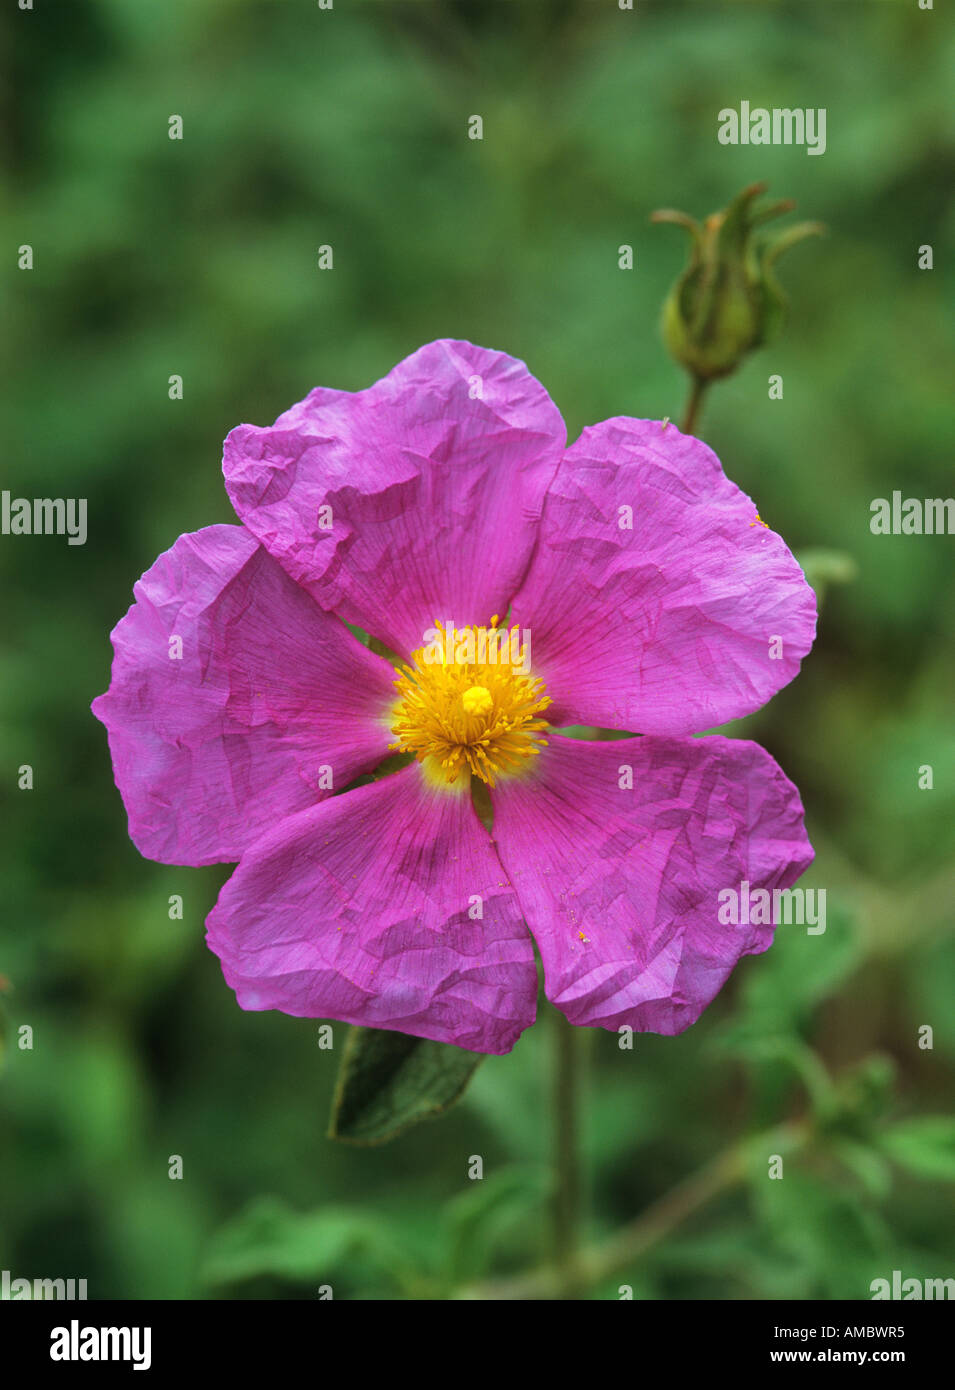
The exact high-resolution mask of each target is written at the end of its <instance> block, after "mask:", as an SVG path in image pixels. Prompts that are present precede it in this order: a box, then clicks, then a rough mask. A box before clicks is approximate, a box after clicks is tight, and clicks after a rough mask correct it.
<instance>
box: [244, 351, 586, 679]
mask: <svg viewBox="0 0 955 1390" xmlns="http://www.w3.org/2000/svg"><path fill="white" fill-rule="evenodd" d="M565 440H566V431H565V428H564V423H563V420H562V419H561V417H560V414H559V412H558V410H557V408H556V406H555V405H554V404H553V402H552V401H551V399H550V397H549V396H548V395H547V393H546V391H545V390H544V388H543V387H542V386H541V385H540V383H539V382H538V381H536V380H535V378H534V377H532V376H531V375H530V373H529V372H528V370H527V368H526V367H525V366H524V364H523V363H522V362H519V361H517V360H516V359H515V358H513V357H508V356H507V355H506V354H505V353H502V352H491V351H488V350H487V349H486V348H479V347H475V346H473V344H471V343H466V342H452V341H440V342H435V343H429V344H428V345H427V346H426V347H423V348H421V349H420V350H419V351H418V352H415V353H413V354H412V356H411V357H408V358H406V359H405V360H404V361H403V362H399V363H398V365H397V366H396V367H395V368H394V369H393V370H392V371H391V372H389V373H388V375H387V376H386V377H384V378H383V379H382V380H381V381H379V382H377V383H376V384H375V385H374V386H371V387H369V388H368V389H367V390H365V391H357V392H354V393H352V392H348V391H331V390H326V389H324V388H321V387H319V388H318V389H316V390H315V391H312V392H311V394H310V395H309V396H307V397H306V399H305V400H304V401H302V402H300V403H299V404H298V405H296V406H293V407H292V409H291V410H289V411H286V413H285V414H284V415H281V416H279V418H278V420H277V421H276V422H275V424H274V426H272V427H271V428H265V429H259V428H257V427H256V426H254V425H240V426H238V428H237V429H234V430H233V431H232V433H231V434H230V435H229V437H228V439H227V440H226V442H225V452H224V455H223V472H224V474H225V479H226V487H227V489H228V492H229V496H230V498H231V499H232V503H233V506H234V507H235V509H236V511H237V512H238V514H239V517H240V518H241V520H242V521H243V522H244V523H245V525H246V526H248V528H249V530H250V531H252V532H253V533H254V534H255V535H256V536H258V538H259V539H260V540H261V541H262V543H263V545H265V546H266V547H267V548H268V550H269V552H270V553H271V554H272V555H273V556H274V557H275V558H276V559H277V560H278V561H279V562H280V563H281V564H282V565H283V566H284V567H285V569H286V570H287V571H288V573H289V574H290V575H291V576H292V577H293V578H294V579H295V580H296V581H297V582H298V583H300V584H302V585H303V586H304V587H306V588H307V589H308V591H309V592H310V593H311V594H313V595H314V596H315V598H316V599H318V601H319V603H321V604H322V606H323V607H325V608H328V609H331V610H333V611H335V612H336V613H339V614H340V615H341V616H342V617H343V618H345V619H346V620H347V621H349V622H351V623H355V624H356V625H357V626H359V627H362V628H364V629H365V630H366V631H367V632H372V633H374V635H375V636H376V637H379V638H381V639H382V640H383V641H385V642H387V643H388V644H389V645H390V646H391V647H392V648H393V649H394V650H395V651H397V652H399V653H400V654H401V655H402V656H408V655H409V654H410V653H411V652H412V651H414V650H415V649H416V648H418V647H420V646H421V645H422V642H423V641H424V640H425V639H424V634H425V633H426V632H427V631H428V630H429V629H431V627H432V624H433V623H434V622H435V620H441V621H444V620H446V619H451V620H452V621H453V622H455V623H456V624H457V625H458V626H463V625H465V624H467V623H488V622H489V621H490V618H491V617H492V615H493V614H494V613H501V614H503V613H504V612H505V610H506V607H507V604H508V603H509V602H510V599H511V596H512V595H513V593H514V590H515V589H516V587H517V585H518V584H519V582H520V579H521V576H522V575H523V573H524V570H525V568H526V566H527V562H528V559H529V557H530V553H531V549H532V548H533V545H534V540H535V537H536V534H537V525H538V521H539V518H540V513H541V508H542V505H543V499H544V493H545V491H546V489H547V485H548V483H549V482H550V480H551V478H552V477H553V474H554V470H555V468H556V467H557V462H558V458H559V456H560V452H561V450H562V449H563V447H564V443H565ZM323 508H328V509H330V510H328V511H325V512H323V511H322V509H323ZM323 524H324V525H325V526H327V527H330V529H323Z"/></svg>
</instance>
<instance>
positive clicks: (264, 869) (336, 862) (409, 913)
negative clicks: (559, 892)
mask: <svg viewBox="0 0 955 1390" xmlns="http://www.w3.org/2000/svg"><path fill="white" fill-rule="evenodd" d="M207 926H208V942H209V945H210V947H211V948H212V950H213V951H215V953H216V955H218V956H219V957H220V958H221V960H222V968H223V971H224V973H225V977H226V980H227V981H228V983H229V984H230V985H231V986H232V988H233V989H234V990H235V992H236V997H237V999H238V1001H239V1004H240V1005H241V1006H242V1008H244V1009H281V1010H282V1011H283V1012H284V1013H287V1014H295V1015H297V1016H299V1017H304V1018H333V1019H341V1020H342V1021H343V1022H346V1023H357V1024H363V1025H366V1026H368V1027H372V1028H393V1029H397V1030H399V1031H400V1032H403V1033H412V1034H414V1035H415V1036H417V1037H422V1038H432V1039H434V1040H436V1041H438V1042H447V1043H455V1044H457V1046H458V1047H465V1048H469V1049H471V1050H472V1051H475V1052H496V1053H502V1052H509V1051H510V1049H511V1048H512V1047H513V1045H514V1043H515V1041H516V1039H517V1038H518V1036H519V1035H520V1033H521V1032H522V1031H523V1030H524V1029H525V1028H526V1027H528V1025H529V1024H531V1023H533V1021H534V1016H535V1012H536V1001H537V971H536V967H535V964H534V951H533V945H532V943H531V938H530V934H529V933H528V930H527V927H526V926H525V925H524V922H523V919H522V917H521V912H520V908H519V906H518V902H517V898H516V897H515V894H514V892H513V890H512V889H511V888H510V887H508V885H507V883H506V881H505V875H504V872H503V870H502V869H501V865H500V863H499V861H498V860H497V857H496V855H495V854H494V849H493V846H492V844H491V841H490V837H489V836H488V834H487V831H486V830H485V829H484V828H483V826H482V825H481V824H480V822H479V821H478V819H477V817H476V816H475V814H474V810H473V808H472V805H471V799H470V796H469V795H468V794H467V791H466V790H465V792H464V794H463V795H462V794H460V793H459V792H458V791H457V790H453V789H449V788H447V787H440V788H436V787H433V786H431V785H429V784H428V783H427V782H426V781H425V780H424V778H423V777H422V774H421V769H420V767H419V765H418V764H412V766H411V767H408V768H405V770H404V771H403V772H399V773H395V774H393V775H392V776H388V777H384V778H382V780H381V781H379V782H375V783H373V784H371V785H368V786H364V787H357V788H355V789H353V790H352V791H349V792H347V793H346V794H345V795H344V796H341V797H335V798H334V799H333V800H331V801H325V802H322V803H321V805H318V806H313V807H311V808H310V809H309V810H307V811H303V812H301V813H300V814H299V815H297V816H293V817H291V818H290V819H289V820H287V821H285V822H283V823H282V824H281V825H278V826H276V828H275V829H274V830H273V831H271V832H270V833H269V834H268V835H266V836H264V837H263V838H262V839H261V840H260V841H259V842H258V843H257V844H256V845H254V846H253V847H252V849H250V850H249V851H248V852H247V853H246V854H245V855H244V856H243V858H242V860H241V862H240V864H239V866H238V868H237V869H236V871H235V873H234V874H233V876H232V878H231V879H230V880H229V882H228V883H227V884H226V885H225V887H224V888H223V889H222V892H221V893H220V894H219V901H218V903H217V904H216V906H215V908H214V909H213V911H212V912H211V913H210V915H209V918H208V922H207Z"/></svg>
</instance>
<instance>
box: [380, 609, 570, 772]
mask: <svg viewBox="0 0 955 1390" xmlns="http://www.w3.org/2000/svg"><path fill="white" fill-rule="evenodd" d="M432 632H433V633H435V634H436V636H435V638H434V640H433V641H432V642H430V643H429V644H428V645H427V646H424V647H421V648H419V649H418V651H416V652H415V653H414V655H413V656H412V658H411V663H410V664H409V665H402V666H400V667H398V668H397V672H398V673H397V676H396V678H395V687H396V689H397V691H398V701H397V703H396V704H395V707H394V709H393V711H392V720H391V732H392V733H393V734H394V736H395V738H396V739H397V740H398V741H397V743H393V744H391V749H392V750H393V751H396V752H401V753H413V754H414V755H415V757H416V758H417V759H418V761H419V762H421V763H425V764H426V768H427V770H428V771H429V772H430V773H431V774H432V775H433V776H435V777H437V778H438V779H439V780H441V781H444V782H457V781H458V780H459V779H460V778H462V777H463V778H470V776H471V775H472V774H473V775H474V776H475V777H479V778H480V779H481V781H482V782H486V783H487V784H488V786H491V787H493V786H494V784H495V780H496V779H497V778H499V777H506V776H508V775H509V774H512V773H516V772H520V771H522V770H524V769H526V768H528V767H529V766H530V763H531V760H532V759H533V758H535V757H536V756H537V755H538V753H539V752H540V748H541V745H542V744H545V743H546V742H547V740H546V739H545V738H543V737H541V735H542V733H543V732H544V730H546V729H547V727H548V724H547V720H546V719H544V718H542V717H541V716H542V713H543V711H544V710H545V709H547V707H548V706H549V705H550V703H551V700H550V697H549V696H548V695H547V694H546V692H545V689H544V682H543V681H542V680H539V679H537V678H535V677H534V676H533V675H532V674H531V672H530V651H529V642H528V639H527V635H526V634H525V635H524V636H523V637H522V634H521V630H520V628H518V627H516V626H515V627H512V628H510V629H507V628H501V627H498V618H497V615H496V614H495V616H494V617H493V618H492V619H491V624H490V626H489V627H486V628H485V627H475V626H471V627H465V628H458V627H452V626H450V625H448V626H445V625H443V624H441V623H435V626H434V628H433V629H432Z"/></svg>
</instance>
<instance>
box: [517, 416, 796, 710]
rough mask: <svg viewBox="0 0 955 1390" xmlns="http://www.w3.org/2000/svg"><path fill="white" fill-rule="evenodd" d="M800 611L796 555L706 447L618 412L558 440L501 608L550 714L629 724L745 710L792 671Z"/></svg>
mask: <svg viewBox="0 0 955 1390" xmlns="http://www.w3.org/2000/svg"><path fill="white" fill-rule="evenodd" d="M622 508H631V509H632V523H633V529H632V530H630V529H627V527H626V524H625V523H626V522H627V521H628V520H629V519H630V517H629V515H628V513H627V512H626V511H621V509H622ZM621 523H624V524H621ZM815 620H816V602H815V596H814V594H813V592H812V590H811V589H810V587H809V585H808V584H807V583H806V580H805V577H804V576H803V573H802V570H801V569H800V568H799V566H798V564H797V563H796V561H795V560H794V559H793V557H792V555H791V554H790V552H789V550H788V549H787V547H786V545H785V544H784V542H783V541H782V540H781V539H780V537H779V536H777V535H776V534H775V533H774V532H772V531H770V530H769V529H768V528H767V527H766V526H765V525H764V524H762V523H761V522H760V521H759V520H758V519H757V514H756V508H755V506H754V505H753V503H752V502H751V501H750V500H749V498H748V497H747V496H746V495H745V494H744V493H742V492H740V490H739V488H737V487H736V486H735V484H733V483H731V482H730V481H729V480H728V479H727V478H726V476H725V475H724V473H723V470H722V468H721V466H720V462H719V459H717V457H716V455H715V454H714V453H713V452H712V451H711V450H710V449H708V448H707V446H706V445H705V444H703V443H701V442H700V440H698V439H693V438H692V437H691V436H689V435H684V434H681V433H680V431H679V430H677V429H676V428H675V427H674V426H673V425H669V426H667V428H666V429H663V428H662V427H661V425H660V424H659V423H658V422H656V421H652V420H630V419H625V418H618V419H614V420H605V421H604V422H603V423H602V424H599V425H594V426H593V428H591V429H587V430H584V432H583V434H582V435H581V437H580V438H579V439H578V440H577V442H576V443H575V444H574V445H572V447H571V448H570V449H568V450H567V452H566V454H565V455H564V459H563V462H562V463H561V466H560V468H559V469H558V472H557V475H556V477H555V479H554V481H553V483H552V485H551V488H550V491H549V493H548V497H547V503H546V506H545V509H544V517H543V521H542V522H541V539H540V544H539V546H538V548H537V550H536V552H535V555H534V559H533V561H532V564H531V567H530V571H529V573H528V575H527V577H526V579H525V580H524V583H523V585H522V587H521V589H520V592H519V593H518V594H517V596H516V598H515V600H514V605H513V609H512V613H511V622H516V623H519V624H520V625H521V626H522V627H527V628H529V629H530V632H531V646H532V653H533V666H534V673H535V675H537V676H541V677H543V679H544V681H545V682H546V684H547V691H548V694H549V695H550V696H551V698H552V699H553V701H554V704H553V708H552V715H553V718H554V719H555V720H556V722H558V723H560V724H597V725H602V726H603V727H605V728H617V729H629V730H633V731H634V732H636V733H645V734H646V733H652V734H684V733H697V732H700V731H701V730H704V729H708V728H712V727H713V726H715V725H717V724H722V723H724V722H725V721H726V720H728V719H736V718H739V717H740V716H742V715H744V714H750V713H751V712H752V711H753V710H755V709H758V708H759V707H760V706H761V705H763V704H765V702H766V701H767V700H768V699H769V698H770V696H771V695H773V694H775V692H776V691H777V690H779V689H780V688H781V687H782V686H784V685H786V684H788V682H789V681H791V680H792V678H793V677H794V676H795V675H796V673H797V671H798V670H799V663H800V660H801V658H802V657H803V656H805V654H806V652H807V651H808V650H809V648H810V646H811V645H812V639H813V636H814V633H815Z"/></svg>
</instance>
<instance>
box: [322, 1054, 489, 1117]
mask: <svg viewBox="0 0 955 1390" xmlns="http://www.w3.org/2000/svg"><path fill="white" fill-rule="evenodd" d="M483 1060H484V1054H483V1053H482V1052H466V1051H465V1050H464V1048H462V1047H452V1046H451V1045H450V1044H449V1043H438V1042H430V1041H428V1040H427V1039H425V1038H412V1037H409V1036H408V1034H406V1033H395V1032H390V1031H384V1030H382V1029H378V1028H352V1029H351V1031H350V1033H349V1035H348V1041H347V1042H346V1044H345V1051H344V1055H343V1057H342V1064H341V1070H340V1071H339V1073H338V1084H337V1086H336V1088H335V1100H334V1102H333V1104H332V1117H331V1124H330V1126H329V1131H328V1134H329V1138H330V1139H342V1140H345V1141H346V1142H347V1143H350V1144H383V1143H384V1142H385V1140H387V1139H393V1138H394V1137H395V1136H396V1135H397V1134H400V1133H401V1132H402V1130H405V1129H407V1128H408V1127H409V1126H410V1125H414V1124H417V1123H418V1121H419V1120H424V1119H427V1118H428V1117H429V1116H433V1115H440V1114H441V1112H442V1111H443V1110H447V1109H448V1107H449V1106H451V1105H453V1104H454V1102H455V1101H456V1100H459V1099H460V1098H461V1096H462V1095H463V1094H464V1091H465V1088H466V1087H467V1084H468V1082H469V1081H470V1080H471V1077H472V1076H473V1075H474V1072H475V1071H476V1069H477V1067H478V1065H479V1064H480V1063H481V1062H482V1061H483Z"/></svg>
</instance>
